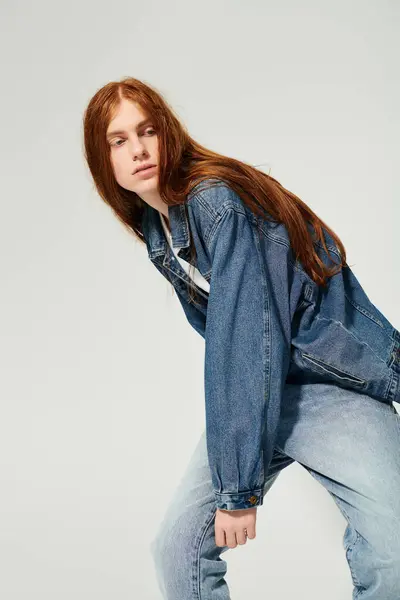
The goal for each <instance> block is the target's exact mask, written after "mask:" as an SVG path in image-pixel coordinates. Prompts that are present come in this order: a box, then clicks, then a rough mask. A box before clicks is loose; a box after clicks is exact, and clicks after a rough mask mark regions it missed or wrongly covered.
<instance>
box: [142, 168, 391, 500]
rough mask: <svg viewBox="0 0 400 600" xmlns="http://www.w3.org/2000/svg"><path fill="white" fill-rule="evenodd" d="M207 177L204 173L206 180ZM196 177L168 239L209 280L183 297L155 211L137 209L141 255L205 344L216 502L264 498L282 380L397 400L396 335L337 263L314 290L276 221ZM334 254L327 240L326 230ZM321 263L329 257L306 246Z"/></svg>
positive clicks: (219, 184)
mask: <svg viewBox="0 0 400 600" xmlns="http://www.w3.org/2000/svg"><path fill="white" fill-rule="evenodd" d="M210 181H211V180H207V183H209V182H210ZM212 181H213V187H211V188H209V189H201V187H202V184H201V183H200V184H198V185H197V186H196V187H195V189H194V190H193V191H192V192H191V194H190V195H189V196H188V197H187V199H186V202H185V204H181V205H175V206H169V208H168V214H169V222H170V228H171V234H172V244H173V247H174V248H175V247H180V248H181V249H180V250H179V254H178V255H179V256H180V257H182V258H184V259H185V260H189V243H190V233H191V235H192V239H193V243H194V245H195V247H196V251H197V259H196V263H195V266H196V267H197V268H198V270H199V271H200V273H201V274H202V275H203V277H205V279H206V280H207V281H208V282H209V284H210V292H209V294H208V293H207V292H205V291H204V290H202V289H200V288H199V287H197V291H198V294H199V298H198V299H197V300H196V301H192V302H190V301H189V296H188V291H187V287H186V282H188V275H187V274H186V273H185V271H184V269H183V268H182V266H181V265H180V263H179V261H178V260H176V257H175V256H174V254H173V252H172V251H171V248H170V247H169V244H168V242H167V240H166V238H165V234H164V231H163V228H162V225H161V221H160V214H159V212H158V211H157V210H156V209H154V208H152V207H151V206H150V205H147V204H146V206H145V209H144V212H143V219H142V229H143V234H144V237H145V241H146V245H147V251H148V256H149V259H150V260H151V262H152V263H153V264H154V266H155V267H156V268H157V269H158V271H159V272H160V273H161V274H162V275H163V276H164V277H166V278H167V279H168V281H170V282H171V283H172V285H173V286H174V289H175V290H176V293H177V296H178V298H179V301H180V303H181V305H182V307H183V310H184V312H185V314H186V317H187V319H188V321H189V323H190V324H191V325H192V327H193V328H194V329H195V330H196V331H197V332H198V333H199V334H200V335H201V336H202V337H203V338H204V340H205V364H204V391H205V415H206V437H207V451H208V459H209V466H210V471H211V477H212V483H213V488H214V494H215V500H216V506H217V508H220V509H225V510H237V509H246V508H251V507H254V506H260V505H261V504H262V503H263V485H264V483H265V476H266V473H267V470H268V466H269V463H270V461H271V458H272V454H273V448H274V441H275V436H276V432H277V426H278V421H279V415H280V405H281V398H282V393H283V389H284V385H285V383H286V382H287V383H296V384H302V383H313V382H315V383H317V382H322V383H331V384H334V385H337V386H340V387H342V388H345V389H349V390H355V391H359V392H361V393H363V394H367V395H369V396H371V397H373V398H375V399H377V400H379V401H383V402H387V403H391V402H392V401H396V402H400V383H399V381H400V376H399V374H400V332H399V331H398V330H397V329H396V328H395V327H394V326H393V325H392V324H391V323H390V322H389V321H388V320H387V319H386V318H385V317H384V315H383V314H382V313H381V312H380V311H379V310H378V308H377V307H376V306H374V304H373V303H372V302H371V300H370V299H369V298H368V296H367V295H366V293H365V291H364V290H363V288H362V286H361V284H360V283H359V281H358V280H357V278H356V276H355V275H354V273H353V272H352V270H351V268H350V267H348V266H345V267H344V268H343V269H342V270H341V271H340V272H339V273H338V274H336V275H334V276H333V277H331V278H330V279H329V285H328V287H327V288H326V289H324V290H323V289H322V288H320V287H319V286H318V285H317V284H316V283H315V282H314V281H313V280H312V279H311V278H310V277H309V275H308V274H307V273H306V272H305V270H304V269H303V267H302V265H301V264H300V263H299V262H298V261H296V260H295V257H294V253H293V250H292V248H291V245H290V242H289V237H288V232H287V229H286V227H285V226H284V224H282V223H277V222H276V221H274V222H271V221H268V220H267V219H264V218H263V217H260V216H258V215H255V214H254V213H253V212H252V211H251V210H250V209H249V207H248V206H247V205H246V204H245V203H244V202H243V201H242V199H241V198H240V196H239V195H238V194H237V193H236V192H235V191H234V190H232V189H231V188H230V187H229V186H228V185H227V184H226V183H224V182H223V181H221V180H217V179H213V180H212ZM324 234H325V239H326V243H327V247H328V250H329V253H330V254H331V257H330V258H331V259H332V257H333V258H334V260H335V262H338V260H339V258H340V255H339V251H338V249H337V247H336V245H335V244H334V240H333V239H332V238H331V236H330V235H329V234H328V233H327V232H326V230H324ZM314 244H315V247H316V249H317V252H318V254H319V256H320V257H321V259H322V260H324V262H325V264H328V262H329V265H330V266H331V265H332V262H331V261H329V257H328V256H327V255H326V252H325V250H324V248H323V246H322V244H320V242H319V241H318V242H314Z"/></svg>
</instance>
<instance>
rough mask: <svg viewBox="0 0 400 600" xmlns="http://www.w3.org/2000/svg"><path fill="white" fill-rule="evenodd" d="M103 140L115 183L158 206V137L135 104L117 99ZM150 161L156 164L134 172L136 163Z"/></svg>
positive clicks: (138, 165)
mask: <svg viewBox="0 0 400 600" xmlns="http://www.w3.org/2000/svg"><path fill="white" fill-rule="evenodd" d="M107 143H108V144H109V147H110V159H111V164H112V167H113V171H114V175H115V178H116V180H117V182H118V183H119V185H120V186H121V187H123V188H125V189H127V190H130V191H132V192H136V194H138V195H139V196H140V197H141V198H142V200H144V201H145V202H147V203H148V204H151V205H152V206H154V207H156V206H158V205H159V203H160V197H159V194H158V188H157V183H158V138H157V133H156V131H155V130H154V128H153V124H152V122H151V120H147V115H146V114H145V113H143V112H142V110H141V108H140V107H139V105H138V104H136V103H134V102H132V101H130V100H126V99H125V98H124V99H123V100H121V104H120V106H119V108H118V111H117V112H116V114H115V115H114V117H113V119H112V120H111V121H110V123H109V125H108V128H107ZM150 164H151V165H156V166H155V167H154V168H149V169H146V170H142V171H137V172H136V169H137V168H138V167H141V166H143V165H150Z"/></svg>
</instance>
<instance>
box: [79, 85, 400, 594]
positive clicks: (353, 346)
mask: <svg viewBox="0 0 400 600" xmlns="http://www.w3.org/2000/svg"><path fill="white" fill-rule="evenodd" d="M83 126H84V145H85V158H86V160H87V163H88V167H89V169H90V172H91V174H92V177H93V180H94V183H95V185H96V189H97V191H98V193H99V195H100V197H101V198H102V199H103V200H104V201H105V202H106V203H107V204H108V205H109V206H110V207H111V208H112V210H113V212H114V214H115V215H116V216H117V218H119V219H120V221H121V222H122V223H123V224H124V225H125V226H126V227H127V228H128V230H129V231H131V232H133V233H134V234H135V236H136V237H137V239H138V240H140V241H141V242H142V243H143V244H144V245H145V246H146V249H147V252H148V256H149V259H150V260H151V262H152V263H153V264H154V266H155V267H156V268H157V269H158V271H159V272H160V273H161V274H162V275H163V276H164V277H165V278H166V279H167V280H168V281H169V282H170V283H171V284H172V286H173V289H174V290H175V291H176V293H177V297H178V299H179V301H180V303H181V305H182V308H183V310H184V312H185V315H186V317H187V319H188V321H189V323H190V324H191V325H192V327H193V328H194V329H195V330H196V331H197V332H198V333H199V334H200V335H201V336H202V337H203V338H204V340H205V369H204V374H205V411H206V429H205V431H204V433H203V435H202V436H201V439H200V441H199V443H198V445H197V447H196V449H195V452H194V454H193V456H192V458H191V460H190V462H189V465H188V469H187V471H186V473H185V474H184V476H183V478H182V481H181V483H180V485H179V487H178V489H177V491H176V495H175V496H174V498H173V500H172V502H171V504H170V506H169V507H168V509H167V510H166V513H165V517H164V520H163V523H162V525H161V527H160V530H159V533H158V535H157V537H156V539H154V540H153V541H152V544H151V549H152V553H153V556H154V559H155V565H156V572H157V578H158V582H159V586H160V589H161V591H162V593H163V596H164V598H168V599H169V600H172V599H174V600H191V599H193V600H194V599H195V598H196V599H199V600H200V599H201V600H217V599H218V600H228V598H229V589H228V584H227V582H226V580H225V578H224V575H225V574H226V569H227V564H226V562H225V561H223V560H222V559H221V554H222V553H223V552H225V551H227V550H228V549H229V548H235V547H236V546H237V545H238V544H245V543H246V541H247V539H254V538H255V535H256V515H257V508H258V507H259V506H261V505H262V504H263V499H264V496H265V494H266V493H267V491H268V489H270V487H271V485H272V483H273V482H274V481H275V480H276V478H277V476H278V474H279V473H280V472H281V471H282V469H283V468H285V467H286V466H287V465H289V464H291V463H293V462H294V461H297V462H298V463H300V464H301V465H303V466H304V467H305V468H306V469H307V470H308V471H309V473H310V474H311V475H312V476H313V477H315V478H316V479H317V480H318V481H319V482H320V483H321V484H322V485H323V486H324V487H325V488H326V489H327V490H328V491H329V493H330V494H331V495H332V497H333V499H334V500H335V502H336V504H337V506H338V507H339V509H340V510H341V512H342V514H343V515H344V517H345V518H346V520H347V523H348V525H347V527H346V530H345V534H344V539H343V543H344V548H345V551H346V558H347V561H348V564H349V567H350V571H351V575H352V578H353V582H354V594H355V595H357V598H363V599H364V600H398V598H399V597H400V452H399V449H400V422H399V419H400V417H399V415H398V414H397V412H396V410H395V408H394V406H393V402H394V401H396V402H399V401H400V332H399V331H398V330H397V329H396V328H395V327H394V326H393V325H392V324H391V323H390V322H389V321H388V319H387V318H385V316H384V315H383V314H382V313H381V312H380V311H379V310H378V308H377V307H376V306H375V305H374V304H373V303H372V302H371V300H370V299H369V297H368V296H367V294H366V292H365V291H364V289H363V287H362V286H361V284H360V282H359V281H358V280H357V278H356V276H355V274H354V273H353V271H352V270H351V268H350V267H349V265H348V264H347V262H346V252H345V249H344V247H343V244H342V243H341V241H340V239H339V238H338V236H337V235H336V234H335V233H334V232H333V231H332V230H331V229H330V228H329V227H328V226H327V225H326V224H325V223H324V222H323V221H322V220H321V219H320V218H319V217H318V216H317V215H316V214H315V212H313V211H312V210H311V209H310V208H309V207H308V206H307V205H306V204H305V203H304V202H303V201H302V200H300V199H299V198H298V197H297V196H296V195H295V194H293V193H291V192H290V191H288V190H287V189H285V188H284V187H283V186H282V185H281V184H280V183H279V182H278V181H276V180H275V179H274V178H273V177H271V176H270V175H267V174H265V173H263V172H261V171H259V170H257V169H256V168H254V167H253V166H251V165H249V164H247V163H245V162H243V161H240V160H236V159H233V158H230V157H227V156H223V155H220V154H218V153H216V152H213V151H211V150H208V149H206V148H205V147H203V146H201V145H200V144H199V143H197V142H196V141H195V140H194V139H193V138H192V137H191V136H190V135H189V133H188V132H187V130H186V129H185V127H184V126H183V125H182V124H181V123H180V121H179V119H178V118H177V117H176V115H175V114H174V112H173V110H172V109H171V107H170V106H169V105H168V104H167V102H166V101H165V99H164V98H163V97H162V95H161V94H160V93H159V92H158V91H156V90H155V89H154V88H152V87H150V86H149V85H147V84H145V83H144V82H142V81H140V80H137V79H134V78H125V79H123V80H121V81H119V82H111V83H109V84H107V85H105V86H104V87H102V88H101V89H99V90H98V91H97V92H96V94H95V95H94V96H93V98H92V99H91V100H90V102H89V104H88V107H87V109H86V111H85V114H84V119H83Z"/></svg>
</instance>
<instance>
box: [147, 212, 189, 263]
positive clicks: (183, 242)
mask: <svg viewBox="0 0 400 600" xmlns="http://www.w3.org/2000/svg"><path fill="white" fill-rule="evenodd" d="M168 218H169V225H170V228H171V238H172V246H173V247H174V248H188V247H189V245H190V234H189V223H188V218H187V215H186V209H185V205H184V204H175V205H173V206H169V207H168ZM142 229H143V233H144V236H145V238H146V242H147V251H148V254H149V257H150V259H153V258H155V257H156V256H159V255H163V254H165V253H166V250H167V244H168V242H167V240H166V238H165V234H164V230H163V227H162V223H161V218H160V213H159V211H158V210H157V209H156V208H153V207H152V206H150V205H149V204H147V203H146V204H145V207H144V212H143V219H142Z"/></svg>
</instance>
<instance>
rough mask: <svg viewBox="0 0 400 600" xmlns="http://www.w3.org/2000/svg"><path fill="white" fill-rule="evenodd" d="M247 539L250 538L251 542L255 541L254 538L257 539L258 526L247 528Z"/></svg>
mask: <svg viewBox="0 0 400 600" xmlns="http://www.w3.org/2000/svg"><path fill="white" fill-rule="evenodd" d="M247 537H248V538H249V540H254V538H255V537H256V526H255V524H254V525H249V527H247Z"/></svg>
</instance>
